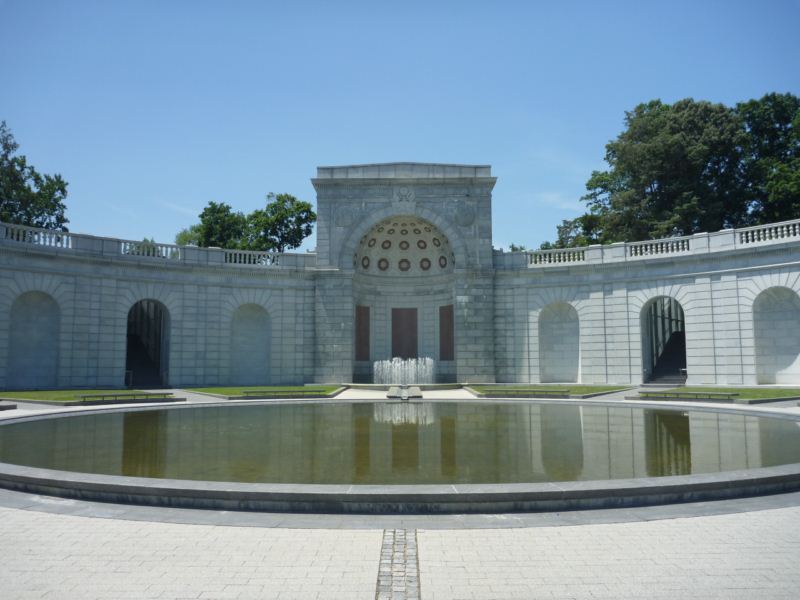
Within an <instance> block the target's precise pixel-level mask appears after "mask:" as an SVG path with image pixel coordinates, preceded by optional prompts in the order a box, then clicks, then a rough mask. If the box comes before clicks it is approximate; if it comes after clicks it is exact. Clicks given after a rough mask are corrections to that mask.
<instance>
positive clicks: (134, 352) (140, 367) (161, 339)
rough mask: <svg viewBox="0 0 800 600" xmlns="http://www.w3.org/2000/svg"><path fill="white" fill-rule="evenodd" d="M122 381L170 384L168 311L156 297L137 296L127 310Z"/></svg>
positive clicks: (133, 384) (154, 384) (157, 385)
mask: <svg viewBox="0 0 800 600" xmlns="http://www.w3.org/2000/svg"><path fill="white" fill-rule="evenodd" d="M125 382H126V384H127V385H129V386H132V387H162V386H166V385H168V384H169V311H168V310H167V307H166V306H164V305H163V304H161V302H159V301H158V300H150V299H147V300H139V302H137V303H136V304H134V305H133V306H132V307H131V309H130V310H129V311H128V330H127V352H126V355H125Z"/></svg>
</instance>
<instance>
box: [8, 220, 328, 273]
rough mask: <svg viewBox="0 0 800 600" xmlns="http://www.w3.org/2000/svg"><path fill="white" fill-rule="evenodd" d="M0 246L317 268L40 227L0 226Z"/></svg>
mask: <svg viewBox="0 0 800 600" xmlns="http://www.w3.org/2000/svg"><path fill="white" fill-rule="evenodd" d="M0 244H12V245H18V244H26V245H30V246H32V247H34V248H36V249H43V250H46V251H53V250H55V251H66V252H69V253H74V254H76V255H83V256H85V255H90V256H101V257H105V258H121V259H127V258H130V259H136V260H146V261H163V262H165V263H181V264H192V265H210V266H226V267H227V266H232V267H245V268H248V267H249V268H256V269H259V268H287V269H304V268H311V267H314V266H316V255H315V254H312V253H305V254H290V253H280V252H253V251H249V250H223V249H221V248H198V247H196V246H177V245H175V244H161V243H157V242H151V241H148V240H143V241H135V240H120V239H115V238H104V237H98V236H93V235H84V234H75V233H67V232H63V231H52V230H48V229H40V228H37V227H26V226H23V225H12V224H8V223H0Z"/></svg>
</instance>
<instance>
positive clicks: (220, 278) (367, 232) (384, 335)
mask: <svg viewBox="0 0 800 600" xmlns="http://www.w3.org/2000/svg"><path fill="white" fill-rule="evenodd" d="M312 182H313V184H314V187H315V189H316V191H317V207H318V223H317V252H316V253H315V254H312V253H306V254H289V253H287V254H275V253H269V252H243V251H227V250H218V249H199V248H192V247H178V246H172V245H168V244H144V243H141V242H130V241H124V240H116V239H109V238H100V237H95V236H88V235H75V234H65V233H58V232H48V231H43V230H36V229H31V228H26V227H19V226H14V225H0V388H37V387H87V388H91V387H116V386H123V385H124V384H126V383H136V378H137V376H139V375H140V374H141V373H142V372H143V369H144V367H142V366H141V365H144V364H145V363H148V361H149V363H148V364H149V365H150V367H148V368H151V369H152V374H153V376H154V377H155V379H154V381H153V384H155V382H156V380H157V382H158V383H159V384H161V385H172V386H190V385H216V384H236V383H240V384H242V385H255V384H258V383H264V384H266V383H271V384H297V383H307V382H312V381H316V382H348V381H353V380H361V381H368V380H370V378H371V366H372V362H373V361H376V360H383V359H387V358H391V357H392V356H393V355H395V354H396V353H397V352H402V353H411V354H414V355H416V356H419V357H423V356H429V357H431V358H433V359H434V360H435V361H436V362H437V373H438V377H439V379H440V380H441V381H460V382H465V381H472V382H493V381H497V382H514V383H522V382H526V383H527V382H581V383H640V382H642V381H645V380H647V379H649V378H651V377H654V376H656V375H658V369H659V363H660V364H661V365H662V366H663V364H664V362H665V361H664V360H661V357H662V356H666V355H667V354H669V353H670V352H674V351H675V348H676V347H678V345H679V344H680V348H681V352H682V359H683V361H684V362H683V363H682V365H681V366H683V365H685V372H686V375H688V383H690V384H730V385H752V384H773V383H776V384H800V345H799V344H798V340H799V339H800V221H792V222H787V223H780V224H775V225H768V226H761V227H755V228H748V229H740V230H725V231H720V232H714V233H702V234H696V235H693V236H689V237H686V238H673V239H669V240H655V241H651V242H637V243H627V244H625V243H621V244H612V245H610V246H590V247H588V248H578V249H568V250H549V251H534V252H521V253H503V252H499V251H494V250H493V249H492V220H491V208H492V207H491V202H492V197H491V194H492V188H493V186H494V184H495V178H494V177H492V175H491V169H490V167H488V166H468V165H436V164H417V163H395V164H385V165H360V166H346V167H320V168H319V169H318V171H317V177H316V178H314V179H313V180H312ZM389 230H392V232H391V233H390V231H389ZM659 298H672V299H674V300H675V301H677V303H678V305H679V306H680V309H681V310H680V311H677V310H676V314H680V317H679V322H678V321H677V320H676V319H678V317H674V316H670V315H668V314H661V313H658V314H656V313H653V312H652V310H653V309H652V306H654V303H655V302H656V300H657V299H659ZM143 300H149V301H154V302H152V303H150V304H148V307H150V308H148V310H151V312H152V310H153V309H152V307H153V306H155V307H157V308H156V309H155V310H157V312H158V314H159V315H162V317H159V319H160V320H152V323H150V324H151V325H152V326H151V328H150V330H149V332H148V333H147V335H145V333H141V335H138V334H137V335H138V337H137V336H132V331H133V330H132V327H134V325H133V321H132V320H131V319H132V317H131V315H132V314H133V313H132V308H133V307H134V306H135V305H137V303H139V302H140V301H143ZM138 306H139V307H140V311H139V314H140V315H145V316H144V317H141V318H145V319H147V318H149V317H147V314H149V313H147V312H146V311H144V312H143V310H142V305H138ZM356 314H358V315H360V316H359V319H358V322H357V319H356ZM670 318H672V319H673V323H672V324H673V325H674V326H671V327H668V328H667V329H663V327H664V323H667V322H668V319H670ZM357 328H359V333H358V334H357V333H356V329H357ZM659 328H661V329H659ZM673 330H674V331H673ZM137 331H139V330H138V329H137ZM142 331H144V330H142ZM665 332H666V333H665ZM134 338H135V339H134ZM153 340H155V341H153ZM137 344H138V345H137ZM136 353H139V355H140V356H139V359H140V361H139V362H137V361H136V360H134V359H135V358H136V356H134V355H135V354H136ZM673 366H674V365H673ZM131 378H133V379H132V380H131ZM140 381H144V380H140Z"/></svg>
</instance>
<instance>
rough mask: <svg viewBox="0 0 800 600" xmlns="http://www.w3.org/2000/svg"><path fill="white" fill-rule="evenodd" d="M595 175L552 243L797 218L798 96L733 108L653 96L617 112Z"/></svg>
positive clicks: (799, 165) (799, 164) (661, 234)
mask: <svg viewBox="0 0 800 600" xmlns="http://www.w3.org/2000/svg"><path fill="white" fill-rule="evenodd" d="M625 125H626V127H625V130H624V131H623V132H622V133H621V134H620V135H619V136H618V137H617V138H616V139H615V140H613V141H611V142H609V143H608V145H607V146H606V162H607V163H608V165H609V167H610V168H609V169H608V170H606V171H595V172H593V173H592V176H591V177H590V178H589V181H588V182H587V183H586V189H587V194H586V195H585V196H583V198H582V199H583V200H584V201H585V202H586V203H587V206H588V209H589V210H588V212H587V213H585V214H583V215H581V216H580V217H578V218H576V219H572V220H567V221H564V222H563V223H562V224H561V225H560V226H559V227H558V238H557V240H556V242H555V243H554V244H553V245H554V246H556V247H566V246H576V245H586V244H595V243H610V242H619V241H636V240H643V239H649V238H659V237H669V236H675V235H689V234H692V233H696V232H699V231H717V230H719V229H723V228H726V227H741V226H746V225H757V224H762V223H770V222H775V221H782V220H787V219H794V218H797V217H798V216H799V215H800V99H798V98H797V97H796V96H794V95H792V94H767V95H766V96H764V97H763V98H761V99H760V100H750V101H748V102H743V103H739V104H737V105H736V107H734V108H729V107H726V106H723V105H722V104H712V103H710V102H705V101H694V100H692V99H691V98H687V99H685V100H680V101H678V102H676V103H674V104H671V105H670V104H664V103H663V102H661V101H660V100H653V101H651V102H648V103H646V104H640V105H639V106H637V107H636V108H635V109H634V110H633V111H631V112H628V113H626V114H625Z"/></svg>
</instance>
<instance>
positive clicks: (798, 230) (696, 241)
mask: <svg viewBox="0 0 800 600" xmlns="http://www.w3.org/2000/svg"><path fill="white" fill-rule="evenodd" d="M8 242H10V243H20V244H30V245H32V246H41V247H44V248H51V249H53V250H67V251H75V252H80V253H82V254H96V255H101V256H131V257H137V258H145V259H154V260H156V259H159V260H169V261H180V262H185V263H192V264H204V265H222V264H224V265H233V266H241V267H251V268H252V267H255V268H258V267H271V268H277V267H280V268H284V269H295V268H300V269H302V268H307V267H313V266H315V265H316V255H314V254H308V253H306V254H291V253H289V254H283V253H280V252H256V251H251V250H222V249H219V248H196V247H193V246H177V245H174V244H159V243H156V242H152V241H149V240H143V241H133V240H119V239H114V238H102V237H96V236H91V235H82V234H73V233H68V232H65V231H54V230H48V229H41V228H38V227H27V226H25V225H13V224H9V223H0V243H8ZM781 242H800V219H796V220H793V221H784V222H782V223H771V224H768V225H759V226H757V227H745V228H742V229H726V230H722V231H718V232H714V233H697V234H694V235H692V236H686V237H678V238H667V239H662V240H649V241H644V242H628V243H619V244H611V245H607V246H587V247H584V248H559V249H553V250H534V251H527V252H525V253H516V254H514V253H511V254H505V257H504V255H503V253H502V252H498V253H496V254H495V264H496V266H497V268H503V269H506V268H521V267H523V266H524V265H525V264H526V263H527V266H528V267H547V266H551V265H553V266H557V265H572V264H574V265H578V264H587V265H588V264H596V263H612V262H620V261H626V260H638V259H643V258H648V257H652V258H658V257H662V256H669V255H675V254H698V253H707V252H717V251H730V250H735V249H736V248H737V247H743V246H747V247H749V246H752V245H758V244H775V243H781ZM514 256H516V257H518V258H513V259H512V258H511V257H514ZM506 257H508V258H506Z"/></svg>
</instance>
